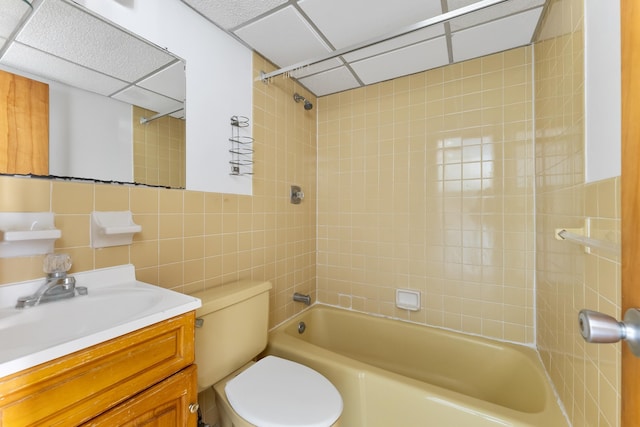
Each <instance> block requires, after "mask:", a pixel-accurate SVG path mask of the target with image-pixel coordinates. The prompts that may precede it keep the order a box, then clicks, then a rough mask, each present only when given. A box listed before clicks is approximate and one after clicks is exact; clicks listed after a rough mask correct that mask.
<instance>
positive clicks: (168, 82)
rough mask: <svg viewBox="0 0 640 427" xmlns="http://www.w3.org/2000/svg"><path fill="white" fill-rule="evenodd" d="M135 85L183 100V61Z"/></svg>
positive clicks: (184, 97) (184, 92) (184, 88)
mask: <svg viewBox="0 0 640 427" xmlns="http://www.w3.org/2000/svg"><path fill="white" fill-rule="evenodd" d="M137 85H138V86H141V87H143V88H146V89H149V90H152V91H154V92H157V93H162V94H163V95H166V96H169V97H171V98H173V99H175V100H177V101H184V100H185V99H186V81H185V72H184V63H183V62H182V61H178V62H176V63H175V64H173V65H170V66H169V67H167V68H165V69H163V70H160V71H158V72H157V73H155V74H153V75H151V76H149V77H148V78H146V79H144V80H142V81H140V82H138V83H137Z"/></svg>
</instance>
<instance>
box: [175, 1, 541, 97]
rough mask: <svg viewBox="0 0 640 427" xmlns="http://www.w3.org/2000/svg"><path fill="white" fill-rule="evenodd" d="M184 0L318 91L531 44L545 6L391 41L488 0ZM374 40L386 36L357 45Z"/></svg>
mask: <svg viewBox="0 0 640 427" xmlns="http://www.w3.org/2000/svg"><path fill="white" fill-rule="evenodd" d="M182 1H183V2H184V3H186V4H188V5H189V6H190V7H192V8H193V9H194V10H195V11H197V12H198V13H200V14H201V15H202V16H204V17H205V18H206V19H208V20H209V21H211V22H212V23H214V24H215V25H217V26H218V27H220V28H222V29H223V30H225V31H226V32H228V33H229V34H231V35H232V36H233V37H235V38H237V39H238V40H240V41H241V42H242V43H244V44H245V45H246V46H248V47H250V48H251V49H253V50H255V51H257V52H258V53H260V54H261V55H262V56H264V57H265V58H267V59H268V60H270V61H271V62H273V63H274V64H276V66H278V67H281V68H283V69H284V68H287V67H290V66H294V65H300V67H297V68H296V69H295V70H294V71H292V73H291V74H292V75H293V76H294V77H295V78H297V79H298V81H299V82H300V83H301V84H303V85H304V86H305V87H306V88H307V89H309V90H310V91H312V92H313V93H314V94H315V95H317V96H323V95H328V94H331V93H336V92H340V91H344V90H347V89H352V88H356V87H360V86H364V85H368V84H372V83H377V82H380V81H384V80H389V79H392V78H395V77H399V76H404V75H409V74H413V73H416V72H420V71H424V70H428V69H432V68H436V67H440V66H443V65H447V64H451V63H455V62H459V61H464V60H467V59H472V58H477V57H480V56H484V55H488V54H491V53H495V52H500V51H504V50H507V49H511V48H515V47H519V46H523V45H526V44H529V43H531V41H532V38H533V35H534V32H535V30H536V27H537V25H538V21H539V20H540V18H541V16H542V10H543V7H544V5H545V0H505V1H501V2H500V3H499V4H495V5H492V6H490V7H486V8H482V9H480V10H477V11H474V12H472V13H469V14H465V15H462V16H459V17H456V18H454V19H450V20H447V21H444V22H440V23H436V24H434V25H429V26H426V27H424V28H419V29H416V30H414V31H411V32H408V33H407V34H402V35H399V36H397V37H393V38H391V39H389V40H384V39H386V38H387V37H386V36H388V35H397V34H399V33H404V32H405V30H407V29H413V28H415V27H416V24H419V23H421V22H423V21H426V20H429V19H431V18H435V17H440V16H441V15H443V14H447V13H452V12H453V13H455V12H456V11H458V10H460V9H461V8H467V7H468V6H470V5H475V6H478V5H480V4H487V3H488V1H487V0H483V1H478V0H394V1H389V0H237V1H228V0H182ZM434 20H437V19H434ZM371 40H375V41H380V40H384V41H380V42H377V43H375V44H373V45H372V46H367V47H364V48H361V49H357V50H353V51H351V50H352V49H351V48H352V47H356V46H361V45H363V44H367V42H368V41H371ZM334 55H336V56H335V57H332V56H334ZM310 61H311V62H312V63H311V64H310V65H306V66H302V65H301V64H306V63H308V62H310ZM256 77H258V76H256Z"/></svg>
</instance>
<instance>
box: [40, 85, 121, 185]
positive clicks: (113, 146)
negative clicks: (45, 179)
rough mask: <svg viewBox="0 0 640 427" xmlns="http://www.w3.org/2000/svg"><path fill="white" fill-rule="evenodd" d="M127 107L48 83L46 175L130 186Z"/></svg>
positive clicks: (114, 101)
mask: <svg viewBox="0 0 640 427" xmlns="http://www.w3.org/2000/svg"><path fill="white" fill-rule="evenodd" d="M131 117H132V112H131V105H129V104H125V103H123V102H119V101H116V100H114V99H111V98H107V97H104V96H101V95H96V94H94V93H91V92H87V91H83V90H79V89H75V88H72V87H69V86H65V85H61V84H59V83H56V82H49V174H51V175H58V176H73V177H77V178H93V179H101V180H105V181H122V182H133V123H132V120H131Z"/></svg>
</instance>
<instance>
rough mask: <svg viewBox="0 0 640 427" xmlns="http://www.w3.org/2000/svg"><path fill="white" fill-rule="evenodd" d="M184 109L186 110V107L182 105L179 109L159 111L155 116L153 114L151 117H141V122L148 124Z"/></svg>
mask: <svg viewBox="0 0 640 427" xmlns="http://www.w3.org/2000/svg"><path fill="white" fill-rule="evenodd" d="M182 110H184V107H180V108H178V109H177V110H172V111H167V112H166V113H158V114H156V115H155V116H151V117H140V124H141V125H146V124H147V123H149V122H152V121H154V120H158V119H161V118H163V117H165V116H168V115H169V114H173V113H177V112H178V111H182Z"/></svg>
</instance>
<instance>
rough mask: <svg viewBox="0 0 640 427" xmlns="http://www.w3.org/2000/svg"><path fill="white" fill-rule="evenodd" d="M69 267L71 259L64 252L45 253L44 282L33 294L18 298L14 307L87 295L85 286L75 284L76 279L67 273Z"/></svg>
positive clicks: (31, 305) (30, 305)
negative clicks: (56, 253) (45, 276)
mask: <svg viewBox="0 0 640 427" xmlns="http://www.w3.org/2000/svg"><path fill="white" fill-rule="evenodd" d="M69 268H71V260H70V259H69V256H68V255H66V254H58V255H47V257H46V258H45V262H44V271H45V272H46V273H47V278H46V281H45V283H44V284H43V285H42V286H40V288H39V289H38V290H37V291H36V292H35V293H34V294H33V295H28V296H24V297H20V298H18V302H17V303H16V308H25V307H35V306H36V305H38V304H41V303H42V304H43V303H46V302H50V301H57V300H61V299H67V298H73V297H74V296H76V294H77V295H87V288H86V287H84V286H76V279H75V278H74V277H73V276H68V275H67V270H69Z"/></svg>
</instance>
